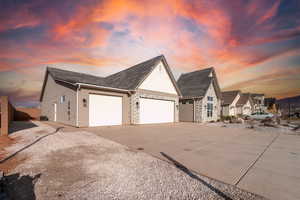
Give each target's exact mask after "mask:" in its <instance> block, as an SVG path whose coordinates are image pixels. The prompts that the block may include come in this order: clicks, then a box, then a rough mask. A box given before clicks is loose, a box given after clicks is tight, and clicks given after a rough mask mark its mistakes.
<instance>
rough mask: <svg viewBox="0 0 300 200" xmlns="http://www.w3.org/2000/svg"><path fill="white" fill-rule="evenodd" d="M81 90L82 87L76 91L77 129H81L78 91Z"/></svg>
mask: <svg viewBox="0 0 300 200" xmlns="http://www.w3.org/2000/svg"><path fill="white" fill-rule="evenodd" d="M79 89H80V85H78V87H77V89H76V127H79V123H78V118H79V116H78V115H79V107H78V106H79V102H78V101H79V99H78V91H79Z"/></svg>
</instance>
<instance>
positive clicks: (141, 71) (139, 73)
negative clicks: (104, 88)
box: [105, 55, 163, 90]
mask: <svg viewBox="0 0 300 200" xmlns="http://www.w3.org/2000/svg"><path fill="white" fill-rule="evenodd" d="M162 59H163V56H162V55H161V56H157V57H154V58H152V59H150V60H147V61H145V62H142V63H139V64H137V65H134V66H132V67H130V68H128V69H125V70H123V71H120V72H118V73H115V74H112V75H110V76H108V77H106V78H105V82H106V83H107V84H108V85H110V87H113V88H120V89H126V90H134V89H136V87H137V86H138V85H139V84H140V82H141V81H143V80H144V78H145V76H146V75H148V74H149V73H150V72H151V71H152V70H153V68H154V67H155V66H156V65H157V64H158V63H159V62H160V61H161V60H162Z"/></svg>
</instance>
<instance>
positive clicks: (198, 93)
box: [177, 67, 213, 97]
mask: <svg viewBox="0 0 300 200" xmlns="http://www.w3.org/2000/svg"><path fill="white" fill-rule="evenodd" d="M212 70H213V68H212V67H211V68H206V69H202V70H197V71H194V72H189V73H186V74H182V75H181V76H180V77H179V79H178V81H177V85H178V87H179V89H180V91H181V93H182V95H183V97H203V96H204V95H205V93H206V91H207V89H208V87H209V85H210V84H211V82H212V81H213V78H212V77H209V74H210V73H211V72H212Z"/></svg>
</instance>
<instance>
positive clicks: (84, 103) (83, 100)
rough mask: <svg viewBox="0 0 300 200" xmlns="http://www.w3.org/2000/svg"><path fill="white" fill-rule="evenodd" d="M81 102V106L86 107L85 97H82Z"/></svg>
mask: <svg viewBox="0 0 300 200" xmlns="http://www.w3.org/2000/svg"><path fill="white" fill-rule="evenodd" d="M82 103H83V107H86V103H87V101H86V99H82Z"/></svg>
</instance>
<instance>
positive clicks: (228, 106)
mask: <svg viewBox="0 0 300 200" xmlns="http://www.w3.org/2000/svg"><path fill="white" fill-rule="evenodd" d="M240 95H241V91H239V90H233V91H225V92H222V116H237V114H238V111H237V105H236V104H237V102H238V100H239V99H240Z"/></svg>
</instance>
